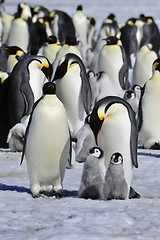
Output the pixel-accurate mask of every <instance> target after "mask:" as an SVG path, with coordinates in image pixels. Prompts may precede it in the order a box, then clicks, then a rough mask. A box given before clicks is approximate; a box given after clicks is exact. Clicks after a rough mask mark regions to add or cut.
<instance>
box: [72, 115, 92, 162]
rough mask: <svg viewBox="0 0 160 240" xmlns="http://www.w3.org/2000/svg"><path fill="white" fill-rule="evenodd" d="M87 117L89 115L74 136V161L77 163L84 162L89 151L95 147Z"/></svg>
mask: <svg viewBox="0 0 160 240" xmlns="http://www.w3.org/2000/svg"><path fill="white" fill-rule="evenodd" d="M89 117H90V115H87V117H86V118H85V122H84V125H83V126H82V127H81V128H80V129H79V131H78V132H77V135H76V137H77V142H76V145H75V156H76V161H77V162H79V163H82V162H85V160H86V158H87V156H88V154H89V149H90V148H91V147H92V146H95V145H96V143H95V138H94V134H93V131H92V130H91V128H90V126H89Z"/></svg>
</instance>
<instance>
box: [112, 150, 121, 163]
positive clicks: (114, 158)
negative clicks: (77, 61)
mask: <svg viewBox="0 0 160 240" xmlns="http://www.w3.org/2000/svg"><path fill="white" fill-rule="evenodd" d="M110 162H111V164H122V163H123V157H122V155H121V154H120V153H119V152H116V153H114V154H113V155H112V156H111V161H110Z"/></svg>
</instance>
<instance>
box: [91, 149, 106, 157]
mask: <svg viewBox="0 0 160 240" xmlns="http://www.w3.org/2000/svg"><path fill="white" fill-rule="evenodd" d="M89 154H90V155H92V156H94V157H97V158H99V159H100V158H102V157H103V155H104V153H103V150H102V149H101V148H99V147H92V148H91V149H90V150H89Z"/></svg>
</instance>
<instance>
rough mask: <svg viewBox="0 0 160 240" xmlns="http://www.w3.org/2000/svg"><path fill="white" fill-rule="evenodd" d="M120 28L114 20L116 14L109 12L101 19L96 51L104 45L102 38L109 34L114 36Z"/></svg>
mask: <svg viewBox="0 0 160 240" xmlns="http://www.w3.org/2000/svg"><path fill="white" fill-rule="evenodd" d="M119 31H120V29H119V26H118V23H117V20H116V16H115V15H114V14H113V13H110V14H109V15H108V16H107V17H106V19H105V20H104V21H103V23H102V26H101V29H100V32H99V35H98V40H97V45H96V51H97V52H98V51H99V50H100V49H101V48H102V47H103V45H104V43H103V41H102V39H105V38H108V37H110V36H116V35H117V34H118V33H119Z"/></svg>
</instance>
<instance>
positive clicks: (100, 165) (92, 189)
mask: <svg viewBox="0 0 160 240" xmlns="http://www.w3.org/2000/svg"><path fill="white" fill-rule="evenodd" d="M104 175H105V166H104V156H103V151H102V149H101V148H99V147H92V148H91V149H90V151H89V155H88V157H87V159H86V161H85V163H84V166H83V172H82V177H81V183H80V187H79V192H78V196H79V197H80V198H85V199H88V198H91V199H98V198H102V197H103V179H104Z"/></svg>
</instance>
